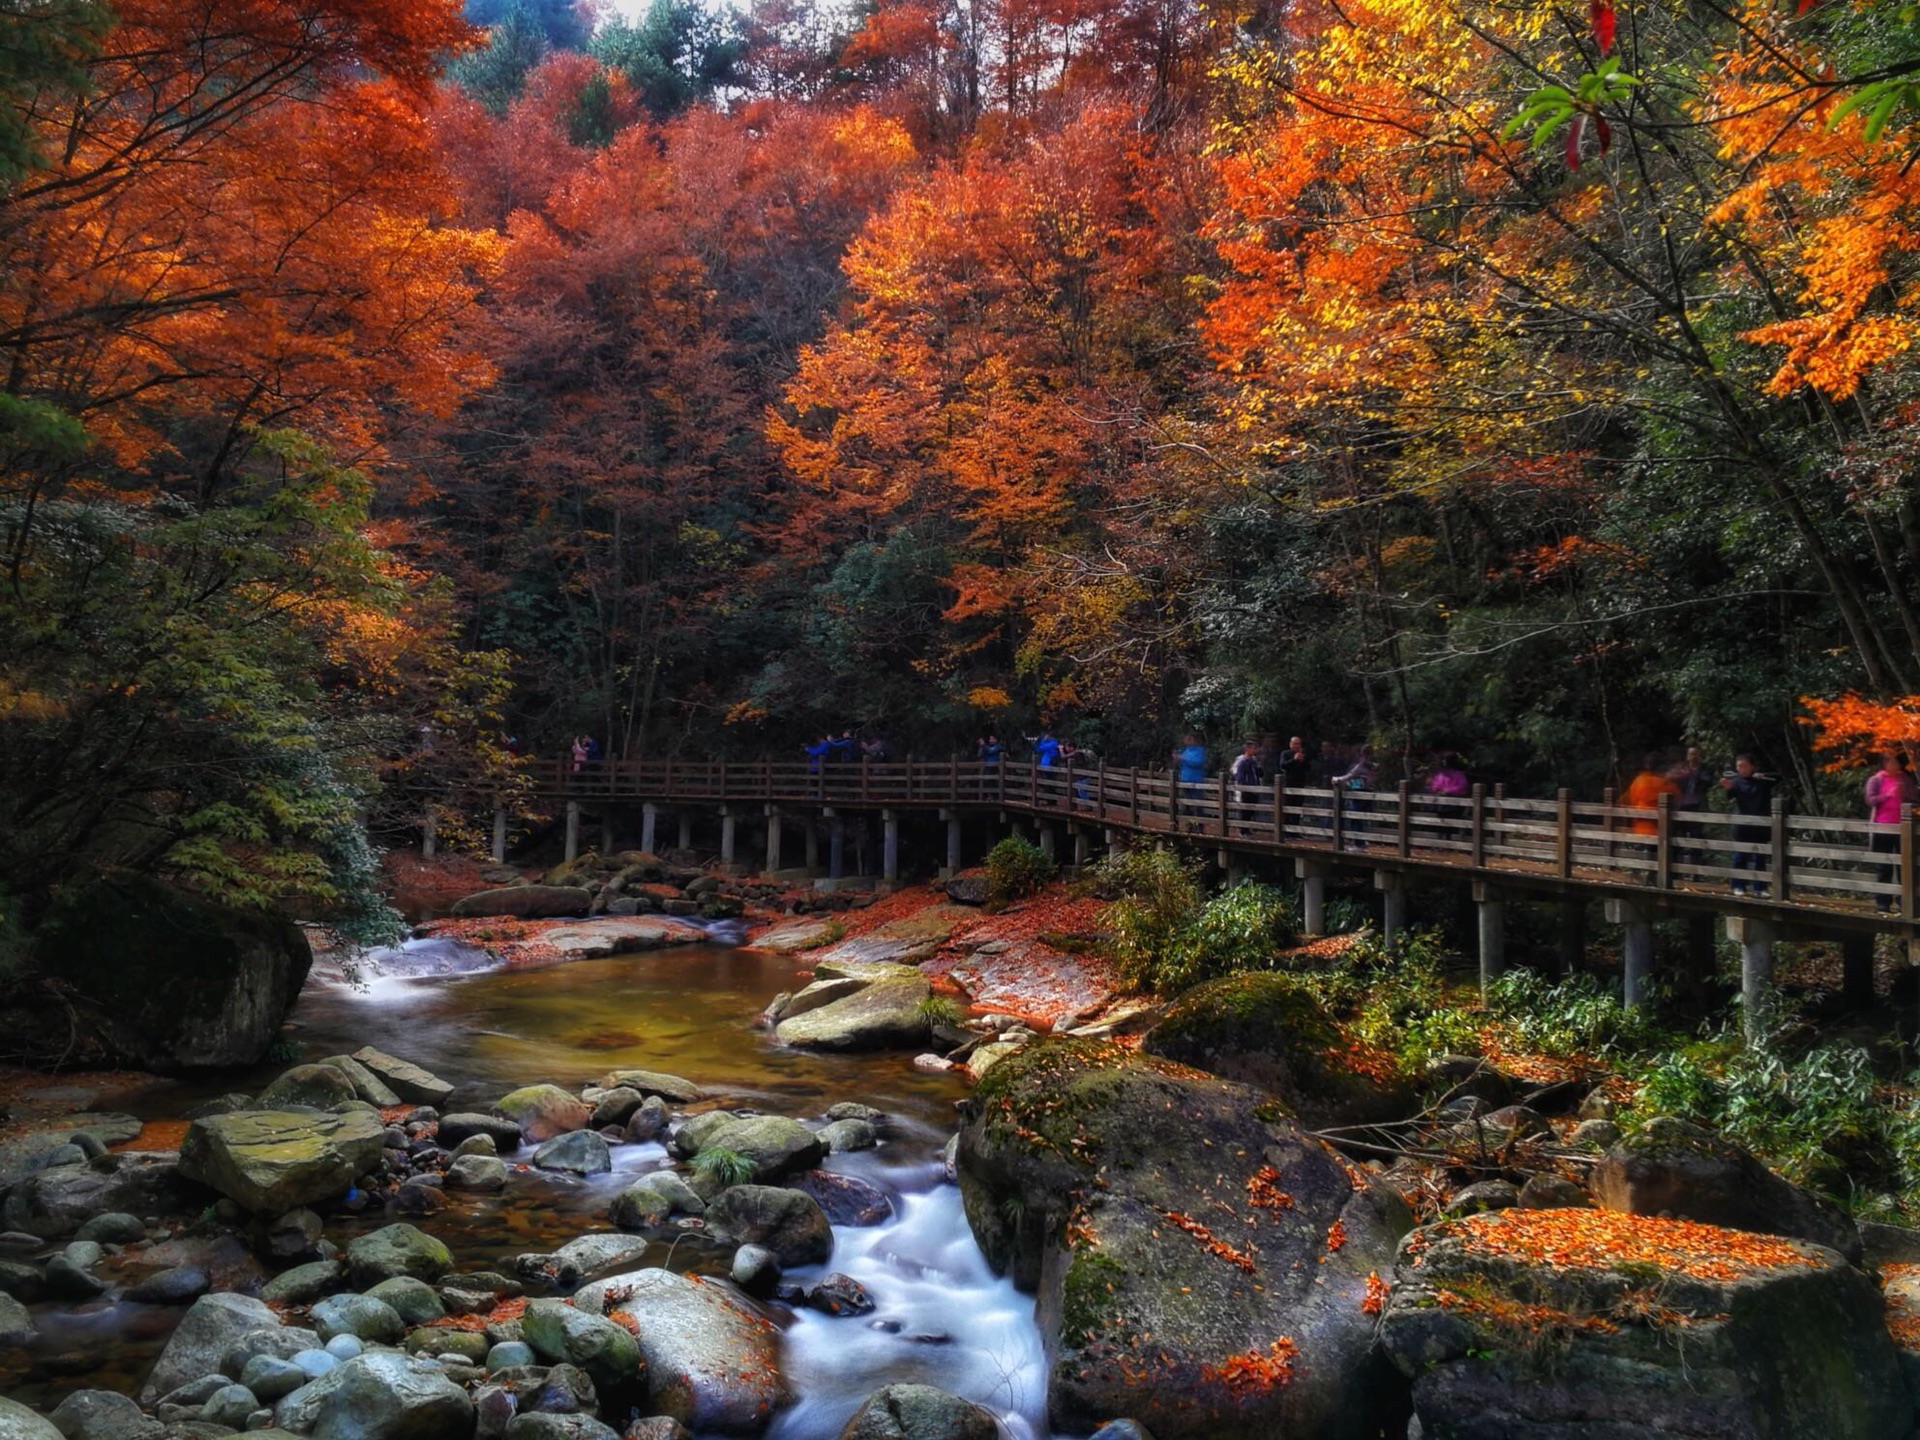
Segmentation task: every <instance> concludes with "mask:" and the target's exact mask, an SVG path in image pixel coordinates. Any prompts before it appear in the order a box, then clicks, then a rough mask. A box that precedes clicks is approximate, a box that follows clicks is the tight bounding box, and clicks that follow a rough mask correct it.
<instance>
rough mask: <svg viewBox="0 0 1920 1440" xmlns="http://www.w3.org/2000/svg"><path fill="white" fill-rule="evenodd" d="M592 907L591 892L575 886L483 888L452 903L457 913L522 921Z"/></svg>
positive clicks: (584, 912) (453, 910)
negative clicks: (505, 917)
mask: <svg viewBox="0 0 1920 1440" xmlns="http://www.w3.org/2000/svg"><path fill="white" fill-rule="evenodd" d="M592 908H593V894H592V892H591V891H589V890H587V889H586V888H585V887H583V886H578V885H509V886H507V887H505V888H504V889H500V890H482V891H480V892H478V893H477V894H474V895H463V896H461V897H460V899H458V900H456V901H454V902H453V906H452V913H453V914H455V915H458V916H462V917H465V916H471V915H512V916H514V917H516V918H518V919H521V920H551V919H556V918H560V917H564V916H572V915H582V916H583V915H585V914H586V913H587V911H588V910H590V909H592Z"/></svg>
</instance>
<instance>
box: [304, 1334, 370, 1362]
mask: <svg viewBox="0 0 1920 1440" xmlns="http://www.w3.org/2000/svg"><path fill="white" fill-rule="evenodd" d="M366 1348H367V1347H366V1344H365V1343H364V1342H363V1341H362V1340H361V1339H360V1337H359V1336H357V1335H336V1336H334V1337H333V1338H332V1339H331V1340H329V1341H327V1354H329V1355H331V1356H333V1358H334V1359H336V1360H352V1359H353V1358H355V1357H356V1356H358V1355H362V1354H364V1353H365V1352H366ZM302 1353H305V1352H302Z"/></svg>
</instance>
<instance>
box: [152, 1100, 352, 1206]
mask: <svg viewBox="0 0 1920 1440" xmlns="http://www.w3.org/2000/svg"><path fill="white" fill-rule="evenodd" d="M382 1133H383V1130H382V1126H381V1124H380V1117H379V1116H378V1115H376V1114H374V1113H373V1112H372V1111H370V1110H347V1111H343V1112H341V1113H339V1114H333V1115H320V1114H311V1113H303V1112H297V1111H291V1110H241V1111H238V1112H236V1113H234V1114H231V1115H209V1116H206V1117H205V1118H203V1119H200V1120H195V1121H194V1122H193V1123H192V1124H190V1125H189V1126H188V1127H187V1134H186V1138H185V1139H184V1140H182V1141H181V1142H180V1173H181V1174H183V1175H185V1176H187V1177H188V1178H189V1179H191V1180H198V1181H199V1182H200V1183H201V1184H203V1185H208V1186H211V1187H212V1188H213V1189H215V1190H218V1191H219V1192H220V1193H221V1194H222V1195H225V1196H226V1197H227V1198H228V1199H230V1200H233V1201H234V1202H236V1203H237V1204H240V1205H243V1206H245V1207H246V1208H247V1209H249V1210H252V1211H254V1212H256V1213H258V1214H262V1215H280V1214H284V1213H285V1212H287V1211H289V1210H294V1209H297V1208H299V1207H300V1206H302V1205H307V1204H310V1203H312V1202H314V1201H317V1200H336V1199H338V1198H339V1197H341V1196H342V1195H344V1194H346V1193H347V1191H348V1189H349V1188H351V1187H352V1185H353V1181H354V1177H355V1176H357V1175H364V1174H366V1173H368V1172H369V1171H371V1170H374V1169H376V1168H377V1167H378V1166H379V1164H380V1160H381V1154H380V1152H381V1146H382V1143H383V1142H382V1138H381V1137H382Z"/></svg>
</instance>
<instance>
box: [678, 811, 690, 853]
mask: <svg viewBox="0 0 1920 1440" xmlns="http://www.w3.org/2000/svg"><path fill="white" fill-rule="evenodd" d="M680 848H681V849H682V850H691V849H692V848H693V812H692V811H691V810H682V811H681V812H680Z"/></svg>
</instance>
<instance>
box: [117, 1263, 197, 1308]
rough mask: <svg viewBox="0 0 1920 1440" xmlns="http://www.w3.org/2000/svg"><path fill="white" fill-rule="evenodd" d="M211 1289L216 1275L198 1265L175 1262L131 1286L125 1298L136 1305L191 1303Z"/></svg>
mask: <svg viewBox="0 0 1920 1440" xmlns="http://www.w3.org/2000/svg"><path fill="white" fill-rule="evenodd" d="M212 1288H213V1277H212V1276H210V1275H209V1274H207V1272H206V1271H205V1270H203V1269H201V1268H200V1267H199V1266H198V1265H174V1266H171V1267H169V1268H168V1269H165V1270H156V1271H154V1273H153V1274H151V1275H148V1276H145V1277H143V1278H142V1279H141V1280H140V1281H139V1283H137V1284H134V1285H130V1286H128V1287H127V1293H126V1294H125V1296H123V1297H122V1298H123V1299H127V1300H131V1301H133V1302H134V1303H135V1304H136V1305H191V1304H192V1303H193V1302H194V1301H196V1300H198V1299H199V1298H200V1297H201V1296H202V1295H204V1294H206V1293H207V1291H209V1290H211V1289H212Z"/></svg>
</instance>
